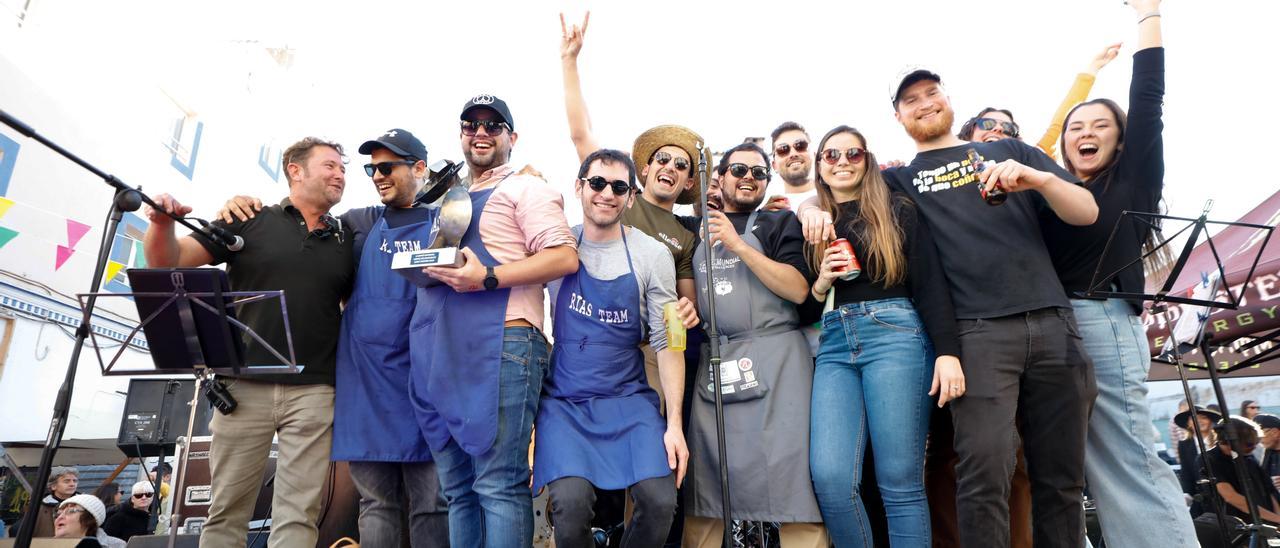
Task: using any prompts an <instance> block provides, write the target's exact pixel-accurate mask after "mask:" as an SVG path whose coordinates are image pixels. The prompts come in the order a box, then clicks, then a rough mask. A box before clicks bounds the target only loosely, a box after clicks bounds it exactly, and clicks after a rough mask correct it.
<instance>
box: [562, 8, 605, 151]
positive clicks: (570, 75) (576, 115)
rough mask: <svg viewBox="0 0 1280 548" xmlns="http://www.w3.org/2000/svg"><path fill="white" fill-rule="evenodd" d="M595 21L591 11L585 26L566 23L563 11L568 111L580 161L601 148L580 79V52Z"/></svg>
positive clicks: (584, 18) (566, 114)
mask: <svg viewBox="0 0 1280 548" xmlns="http://www.w3.org/2000/svg"><path fill="white" fill-rule="evenodd" d="M590 22H591V12H587V14H586V15H585V16H584V17H583V18H582V28H578V25H573V26H566V25H565V23H564V14H563V13H562V14H560V36H561V39H560V67H561V69H562V70H563V72H564V113H565V116H566V117H568V119H569V138H570V139H573V147H574V148H575V149H576V150H577V151H578V161H579V162H582V161H583V160H586V159H587V156H589V155H590V154H591V153H592V152H595V151H597V150H599V149H600V145H598V144H597V143H596V138H595V136H594V135H592V133H591V116H590V115H589V114H588V113H587V101H586V99H583V98H582V81H581V80H580V79H579V78H578V53H579V52H581V51H582V42H583V39H584V38H586V36H587V24H588V23H590Z"/></svg>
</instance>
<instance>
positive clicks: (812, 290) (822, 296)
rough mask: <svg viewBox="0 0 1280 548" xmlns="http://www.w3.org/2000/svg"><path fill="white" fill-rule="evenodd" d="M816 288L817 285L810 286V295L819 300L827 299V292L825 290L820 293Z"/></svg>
mask: <svg viewBox="0 0 1280 548" xmlns="http://www.w3.org/2000/svg"><path fill="white" fill-rule="evenodd" d="M816 289H818V286H817V285H811V286H809V296H810V297H813V299H814V300H816V301H818V302H822V301H825V300H827V294H826V293H825V292H823V293H822V294H818V292H817V291H815V290H816Z"/></svg>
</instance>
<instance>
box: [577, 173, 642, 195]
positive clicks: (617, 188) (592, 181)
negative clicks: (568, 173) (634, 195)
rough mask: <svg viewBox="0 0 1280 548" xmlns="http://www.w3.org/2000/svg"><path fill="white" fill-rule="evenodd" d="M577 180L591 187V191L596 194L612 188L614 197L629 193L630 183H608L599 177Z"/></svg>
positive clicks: (608, 181)
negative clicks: (605, 188) (606, 188)
mask: <svg viewBox="0 0 1280 548" xmlns="http://www.w3.org/2000/svg"><path fill="white" fill-rule="evenodd" d="M578 180H579V181H582V182H584V183H586V184H587V186H589V187H591V190H594V191H596V192H604V187H612V188H613V194H614V195H615V196H625V195H626V194H627V193H629V192H631V183H628V182H626V181H610V180H608V179H605V178H604V177H601V176H599V175H596V176H595V177H586V178H582V179H578Z"/></svg>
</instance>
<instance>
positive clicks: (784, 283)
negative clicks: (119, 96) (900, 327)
mask: <svg viewBox="0 0 1280 548" xmlns="http://www.w3.org/2000/svg"><path fill="white" fill-rule="evenodd" d="M768 166H769V159H768V156H767V155H766V154H765V152H764V150H762V149H761V148H760V147H759V146H757V145H755V144H752V143H743V144H740V145H738V146H735V147H733V148H731V149H729V150H728V151H726V152H725V155H724V157H723V158H721V160H720V165H719V166H717V168H716V171H717V172H719V174H720V192H721V195H722V199H723V200H722V202H723V206H724V211H712V212H710V218H709V219H707V222H708V223H709V225H710V226H709V227H708V228H709V232H710V237H711V240H712V241H710V242H702V243H700V244H699V245H698V249H697V251H695V252H694V264H695V265H696V267H695V273H696V276H697V284H698V291H699V292H700V293H701V294H708V293H709V292H711V291H714V292H715V299H716V303H715V304H716V318H715V319H716V322H717V327H718V328H719V332H720V337H721V344H720V353H721V358H722V360H723V361H722V366H721V383H722V384H721V385H720V386H719V387H716V386H713V384H712V383H713V377H712V376H711V372H710V371H709V367H708V365H709V364H701V367H699V368H698V372H697V380H696V382H695V384H694V387H693V390H694V391H696V392H697V395H696V396H695V397H694V398H693V402H692V404H691V407H692V409H691V415H692V418H691V419H690V423H689V446H690V455H691V465H690V467H689V488H686V489H685V500H684V502H685V503H686V517H685V529H684V533H685V534H684V541H685V542H684V545H685V546H696V547H711V546H718V545H719V544H720V538H721V533H720V532H721V531H722V527H723V524H722V523H721V521H720V519H721V516H722V506H721V504H722V501H721V497H720V485H719V483H720V482H719V473H718V470H719V453H718V451H717V441H716V440H717V438H716V417H715V404H714V402H715V392H712V390H715V389H718V390H720V392H721V394H722V396H723V398H724V422H725V445H726V447H727V449H728V455H727V456H728V468H729V481H730V489H729V490H730V496H731V497H732V507H733V519H742V520H750V521H768V522H779V523H781V524H782V526H781V529H780V534H781V542H782V545H783V546H787V547H792V546H813V547H818V546H824V547H825V546H828V545H829V544H830V540H829V539H828V538H827V534H826V530H825V529H824V528H823V527H822V524H821V522H822V515H821V513H819V511H818V502H817V498H816V497H815V496H814V493H813V482H812V480H811V479H810V477H809V398H810V394H811V392H812V388H813V359H812V358H811V357H810V354H809V348H808V345H807V343H805V339H804V335H803V334H801V332H800V327H799V317H798V312H797V310H796V305H797V304H799V303H802V302H804V300H805V298H806V297H807V295H806V293H807V292H808V291H809V289H808V287H809V286H808V284H809V283H810V282H811V279H810V274H809V268H808V266H807V265H806V263H805V259H804V236H803V235H802V233H801V231H800V222H799V221H797V220H796V216H795V215H794V214H792V213H791V212H790V211H759V210H757V208H759V207H760V204H761V202H763V201H764V191H765V185H766V184H768V182H769V167H768ZM706 253H711V256H712V260H713V265H712V268H713V269H714V270H715V275H714V276H708V273H707V272H706V266H705V265H706V262H705V258H704V257H705V254H706ZM705 301H706V299H700V300H699V304H700V305H701V306H702V307H703V308H702V310H701V312H702V315H703V316H704V317H705V316H706V315H707V310H706V307H705V305H706V303H705Z"/></svg>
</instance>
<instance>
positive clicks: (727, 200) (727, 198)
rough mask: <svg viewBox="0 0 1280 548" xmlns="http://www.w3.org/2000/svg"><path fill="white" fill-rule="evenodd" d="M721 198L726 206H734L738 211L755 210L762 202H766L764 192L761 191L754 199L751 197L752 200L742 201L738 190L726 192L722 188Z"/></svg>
mask: <svg viewBox="0 0 1280 548" xmlns="http://www.w3.org/2000/svg"><path fill="white" fill-rule="evenodd" d="M720 198H721V203H722V204H724V205H726V206H732V207H733V210H734V211H735V212H738V213H745V212H748V211H755V210H756V209H757V208H759V207H760V204H763V203H764V193H763V192H761V193H760V194H759V195H757V196H756V197H755V198H754V199H751V200H750V201H741V200H739V199H738V196H737V192H736V191H734V192H726V191H724V190H721V194H720Z"/></svg>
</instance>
